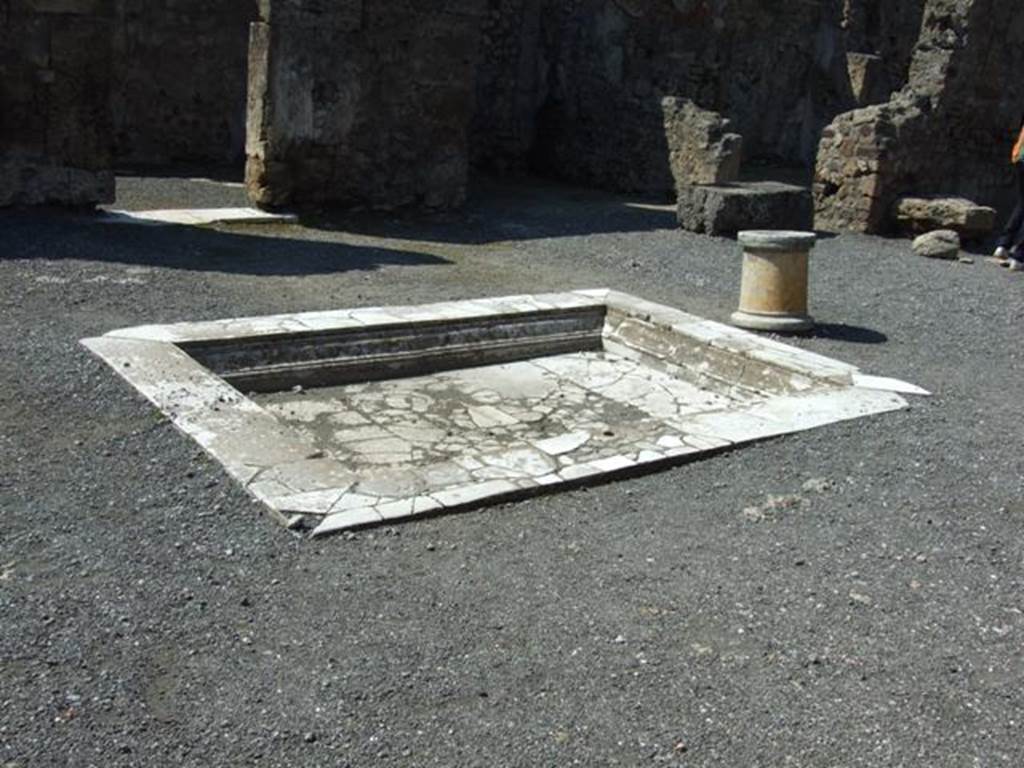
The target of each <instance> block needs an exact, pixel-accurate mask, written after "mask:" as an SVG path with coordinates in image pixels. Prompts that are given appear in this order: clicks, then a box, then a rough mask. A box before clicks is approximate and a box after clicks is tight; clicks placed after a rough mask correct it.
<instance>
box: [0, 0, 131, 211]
mask: <svg viewBox="0 0 1024 768" xmlns="http://www.w3.org/2000/svg"><path fill="white" fill-rule="evenodd" d="M109 12H110V8H109V7H108V5H107V3H106V2H104V1H103V0H0V206H4V205H13V204H29V205H35V204H42V203H55V204H70V205H89V204H94V203H102V202H109V201H110V200H112V199H113V193H114V178H113V175H112V174H111V173H110V109H109V79H110V29H111V28H110V15H109Z"/></svg>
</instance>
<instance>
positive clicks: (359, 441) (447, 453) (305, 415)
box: [255, 352, 728, 493]
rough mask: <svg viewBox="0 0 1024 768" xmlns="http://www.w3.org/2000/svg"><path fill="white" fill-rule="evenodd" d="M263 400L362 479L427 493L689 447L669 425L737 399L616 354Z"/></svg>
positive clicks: (590, 354)
mask: <svg viewBox="0 0 1024 768" xmlns="http://www.w3.org/2000/svg"><path fill="white" fill-rule="evenodd" d="M255 399H256V401H257V402H258V403H259V404H260V405H261V406H262V407H263V408H264V409H266V410H267V411H269V412H270V413H272V414H273V415H274V416H276V417H277V418H278V419H280V420H281V421H284V422H285V423H287V424H289V425H290V426H292V427H293V428H294V429H296V430H298V431H299V432H300V433H301V434H303V435H305V436H306V437H307V438H308V439H309V440H310V441H311V442H312V443H313V444H314V445H316V447H317V448H319V449H321V450H323V451H324V452H325V453H326V454H327V455H328V456H330V457H331V458H333V459H335V460H336V461H338V462H340V463H343V464H345V465H346V466H350V467H352V468H353V471H354V472H355V473H356V474H360V473H361V472H363V471H365V470H368V469H371V468H387V469H389V470H392V471H400V472H404V473H407V474H408V475H409V476H414V475H415V476H418V477H420V478H421V480H422V482H421V483H420V484H419V487H418V489H417V490H418V491H419V492H421V493H430V492H436V491H437V490H439V489H442V488H446V487H450V486H454V485H459V484H464V483H470V482H482V481H487V480H500V479H505V480H518V479H524V478H532V479H537V478H541V477H545V476H548V475H551V474H552V473H556V472H558V471H559V470H560V469H562V468H564V467H567V466H571V465H573V464H578V463H584V462H593V461H599V460H604V459H609V458H612V457H615V456H627V457H631V459H632V460H636V459H637V457H638V456H639V454H641V453H646V454H647V455H648V456H651V455H658V456H660V455H664V452H665V451H666V450H667V449H672V448H678V447H681V446H683V445H685V444H686V443H685V440H686V435H685V434H684V433H683V432H682V430H680V429H678V428H677V427H674V426H672V425H671V424H670V423H667V420H668V419H678V418H680V417H682V416H686V415H689V414H692V413H698V412H704V411H708V410H717V409H720V408H724V407H727V405H728V400H727V399H726V398H722V397H720V396H716V395H712V394H710V393H707V392H704V391H702V390H698V389H697V388H696V387H693V386H692V385H688V384H686V383H685V382H680V381H678V380H676V379H673V378H672V377H670V376H668V375H666V374H662V373H658V372H656V371H651V370H646V369H644V368H642V367H641V366H639V365H638V364H636V363H634V362H632V361H629V360H624V359H621V358H618V357H615V356H613V355H608V354H605V353H594V352H583V353H574V354H565V355H557V356H553V357H546V358H539V359H536V360H532V361H523V362H517V363H507V364H502V365H491V366H484V367H480V368H469V369H462V370H457V371H448V372H443V373H437V374H433V375H429V376H420V377H414V378H407V379H394V380H385V381H379V382H373V383H367V384H356V385H348V386H337V387H326V388H322V389H315V390H304V391H301V392H291V391H289V392H277V393H271V394H265V395H256V396H255Z"/></svg>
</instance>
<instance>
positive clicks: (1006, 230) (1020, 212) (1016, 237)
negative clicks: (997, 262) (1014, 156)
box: [996, 163, 1024, 249]
mask: <svg viewBox="0 0 1024 768" xmlns="http://www.w3.org/2000/svg"><path fill="white" fill-rule="evenodd" d="M1013 171H1014V173H1015V174H1016V177H1017V205H1016V206H1015V207H1014V209H1013V213H1012V214H1011V215H1010V218H1009V220H1008V221H1007V222H1006V226H1005V227H1003V231H1002V233H1001V234H1000V235H999V239H998V240H996V247H997V248H1007V249H1009V248H1012V247H1013V246H1015V245H1018V244H1020V243H1021V241H1022V240H1024V163H1014V164H1013Z"/></svg>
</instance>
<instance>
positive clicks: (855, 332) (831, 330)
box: [807, 323, 889, 344]
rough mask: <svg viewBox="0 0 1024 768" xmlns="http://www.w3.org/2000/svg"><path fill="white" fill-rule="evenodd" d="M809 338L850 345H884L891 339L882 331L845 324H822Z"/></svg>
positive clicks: (815, 328)
mask: <svg viewBox="0 0 1024 768" xmlns="http://www.w3.org/2000/svg"><path fill="white" fill-rule="evenodd" d="M807 336H809V337H810V338H815V339H829V340H830V341H843V342H846V343H848V344H884V343H885V342H887V341H888V340H889V337H888V336H886V335H885V334H884V333H881V332H880V331H873V330H871V329H870V328H862V327H860V326H857V325H846V324H844V323H821V324H819V325H816V326H815V327H814V329H813V330H812V331H810V332H809V333H808V334H807Z"/></svg>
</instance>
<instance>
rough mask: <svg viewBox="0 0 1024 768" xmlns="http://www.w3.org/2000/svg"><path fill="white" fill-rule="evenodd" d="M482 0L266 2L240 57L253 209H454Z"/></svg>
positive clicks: (464, 160) (462, 189)
mask: <svg viewBox="0 0 1024 768" xmlns="http://www.w3.org/2000/svg"><path fill="white" fill-rule="evenodd" d="M484 6H485V2H484V0H458V2H455V1H452V2H447V3H444V4H442V5H441V6H440V7H437V6H435V5H432V4H431V5H427V4H422V5H420V4H416V5H414V6H412V7H410V6H409V4H408V3H405V2H399V0H391V1H390V2H376V3H366V4H364V3H363V2H362V1H361V0H345V2H337V3H332V4H324V3H321V2H318V1H316V0H269V2H267V3H265V6H264V8H263V9H262V11H261V12H262V20H261V22H260V23H259V24H257V25H256V26H255V28H254V30H253V44H252V47H251V49H250V58H249V84H250V87H249V118H248V138H247V156H248V160H247V169H246V179H247V183H248V187H249V194H250V197H251V199H252V200H253V201H254V202H255V203H257V204H259V205H262V206H281V205H289V204H303V203H321V202H328V203H337V204H348V205H352V204H358V205H371V206H375V207H386V208H391V207H396V206H400V205H410V204H420V205H424V206H427V207H431V208H446V207H452V206H456V205H459V204H460V203H461V202H462V201H463V199H464V198H465V194H466V180H467V175H468V168H469V151H468V141H467V133H468V128H469V123H470V119H471V117H472V114H473V104H474V101H473V92H474V82H475V81H474V76H473V75H474V67H475V61H476V56H477V46H478V43H479V34H480V24H481V20H482V16H483V11H484Z"/></svg>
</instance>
